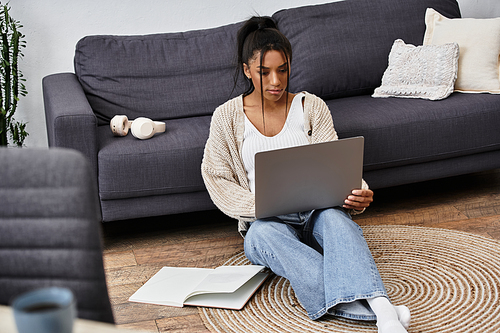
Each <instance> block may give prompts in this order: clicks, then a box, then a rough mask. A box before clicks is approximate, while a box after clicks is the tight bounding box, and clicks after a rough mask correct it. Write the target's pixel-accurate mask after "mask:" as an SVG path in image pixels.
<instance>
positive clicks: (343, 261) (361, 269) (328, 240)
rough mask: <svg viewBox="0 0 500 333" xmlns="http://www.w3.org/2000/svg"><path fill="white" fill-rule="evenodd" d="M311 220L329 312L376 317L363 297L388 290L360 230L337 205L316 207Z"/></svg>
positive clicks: (362, 317) (345, 315) (363, 317)
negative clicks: (321, 255) (319, 250)
mask: <svg viewBox="0 0 500 333" xmlns="http://www.w3.org/2000/svg"><path fill="white" fill-rule="evenodd" d="M312 220H313V221H314V226H313V235H314V237H315V238H316V240H317V241H318V243H319V244H320V245H321V246H322V247H323V253H324V281H325V300H326V308H327V309H328V313H330V314H334V315H339V316H342V317H347V318H351V319H361V320H375V319H376V317H375V314H374V313H373V311H372V310H371V309H370V307H369V306H368V304H367V303H366V301H364V300H365V299H367V298H372V297H377V296H385V297H387V292H386V290H385V287H384V285H383V282H382V279H381V277H380V274H379V272H378V269H377V267H376V265H375V261H374V260H373V257H372V255H371V252H370V249H369V248H368V245H367V243H366V240H365V239H364V237H363V231H362V229H361V228H360V227H359V226H358V225H357V224H356V223H355V222H354V221H352V219H351V218H350V216H349V215H348V214H346V213H345V211H344V210H342V209H340V208H329V209H323V210H317V211H316V212H315V213H314V215H313V217H312Z"/></svg>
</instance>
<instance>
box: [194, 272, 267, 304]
mask: <svg viewBox="0 0 500 333" xmlns="http://www.w3.org/2000/svg"><path fill="white" fill-rule="evenodd" d="M263 268H264V266H259V265H244V266H220V267H217V268H216V269H215V270H213V271H212V272H210V274H209V275H208V276H207V277H206V278H205V279H204V280H203V281H201V283H200V284H199V285H197V286H196V287H195V288H193V290H192V292H191V293H189V295H188V296H187V297H186V298H188V297H191V296H194V295H197V294H201V293H203V294H204V293H232V292H235V291H236V290H237V289H238V288H240V287H241V286H242V285H244V284H245V283H246V282H247V281H248V280H250V279H251V278H252V277H253V276H255V274H257V273H259V272H260V271H261V270H262V269H263Z"/></svg>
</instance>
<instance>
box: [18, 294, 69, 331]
mask: <svg viewBox="0 0 500 333" xmlns="http://www.w3.org/2000/svg"><path fill="white" fill-rule="evenodd" d="M12 310H13V312H14V319H15V321H16V326H17V330H18V331H19V333H32V332H38V333H71V332H72V331H73V322H74V320H75V317H76V300H75V297H74V296H73V293H72V292H71V290H69V289H66V288H59V287H49V288H43V289H36V290H33V291H29V292H27V293H24V294H22V295H20V296H18V297H16V298H15V299H14V301H13V302H12Z"/></svg>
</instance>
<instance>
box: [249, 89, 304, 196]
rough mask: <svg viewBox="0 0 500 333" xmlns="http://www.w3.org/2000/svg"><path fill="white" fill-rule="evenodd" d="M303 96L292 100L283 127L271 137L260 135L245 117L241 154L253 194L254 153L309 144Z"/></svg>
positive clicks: (301, 94) (298, 95)
mask: <svg viewBox="0 0 500 333" xmlns="http://www.w3.org/2000/svg"><path fill="white" fill-rule="evenodd" d="M304 96H305V94H304V93H300V94H297V95H296V96H295V97H294V98H293V100H292V105H291V106H290V112H289V113H288V117H287V119H286V121H285V125H284V126H283V128H282V129H281V131H280V132H279V133H278V134H276V135H275V136H272V137H269V136H265V135H263V134H262V133H260V132H259V130H258V129H257V128H255V126H254V125H253V124H252V122H251V121H250V120H249V119H248V118H247V117H246V115H245V132H244V134H243V145H242V148H241V154H242V158H243V165H244V166H245V170H246V172H247V177H248V182H249V185H250V190H251V191H252V192H255V154H256V153H258V152H261V151H267V150H273V149H281V148H288V147H294V146H300V145H306V144H308V143H309V140H308V139H307V136H306V134H305V133H304V108H303V106H302V99H303V98H304Z"/></svg>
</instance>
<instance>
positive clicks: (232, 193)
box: [201, 92, 368, 234]
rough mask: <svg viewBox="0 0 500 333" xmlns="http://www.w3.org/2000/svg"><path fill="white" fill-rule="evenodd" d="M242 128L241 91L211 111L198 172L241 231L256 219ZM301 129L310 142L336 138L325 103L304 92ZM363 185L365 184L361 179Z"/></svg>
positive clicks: (215, 199) (215, 198) (224, 211)
mask: <svg viewBox="0 0 500 333" xmlns="http://www.w3.org/2000/svg"><path fill="white" fill-rule="evenodd" d="M244 131H245V114H244V111H243V96H242V95H240V96H238V97H236V98H233V99H231V100H229V101H227V102H226V103H224V104H223V105H221V106H219V107H218V108H217V109H216V110H215V111H214V114H213V117H212V122H211V124H210V134H209V137H208V140H207V143H206V145H205V152H204V155H203V161H202V164H201V174H202V176H203V180H204V182H205V186H206V188H207V190H208V193H209V194H210V197H211V199H212V201H213V202H214V204H215V205H216V206H217V207H218V208H219V209H220V210H221V211H222V212H223V213H225V214H226V215H228V216H230V217H232V218H235V219H237V220H238V221H239V223H238V230H239V231H240V232H241V233H242V234H244V233H245V231H246V230H247V228H248V222H251V221H254V220H255V196H254V194H253V193H252V192H250V186H249V184H248V178H247V173H246V170H245V167H244V165H243V159H242V157H241V148H242V144H243V134H244ZM304 132H305V133H306V135H307V138H308V139H309V143H319V142H326V141H333V140H338V136H337V132H336V131H335V129H334V127H333V120H332V116H331V114H330V110H329V109H328V106H327V105H326V103H325V102H324V101H323V100H322V99H321V98H319V97H316V96H314V95H312V94H309V93H307V92H305V100H304ZM363 188H368V185H367V184H366V183H365V182H364V181H363ZM352 213H355V212H352Z"/></svg>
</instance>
